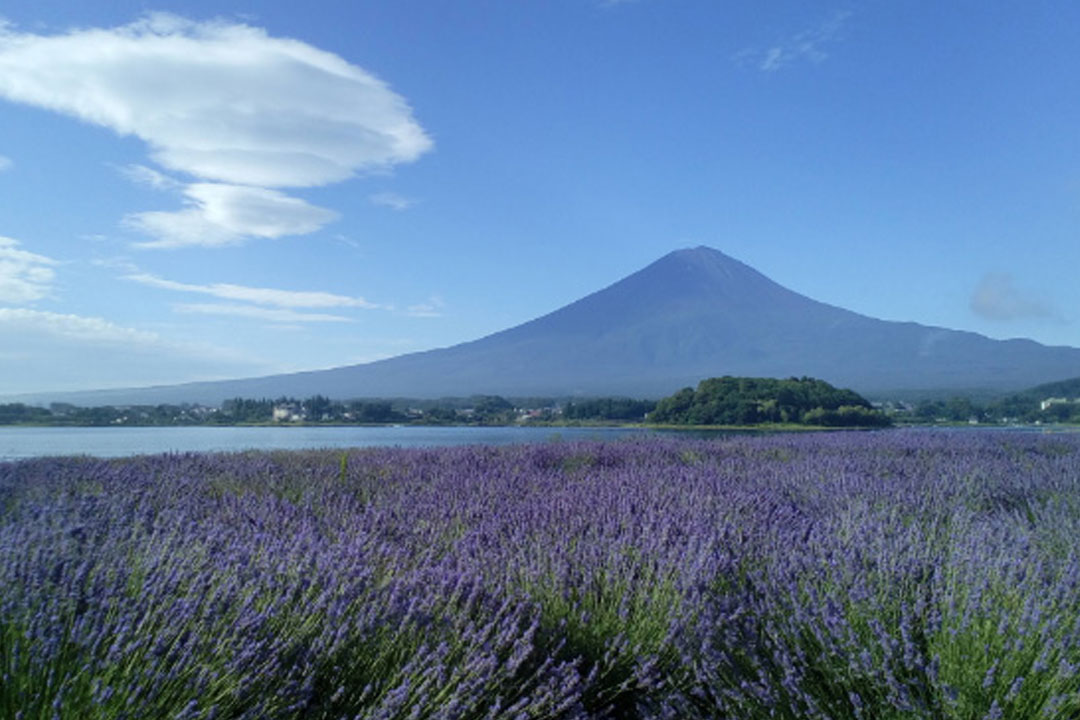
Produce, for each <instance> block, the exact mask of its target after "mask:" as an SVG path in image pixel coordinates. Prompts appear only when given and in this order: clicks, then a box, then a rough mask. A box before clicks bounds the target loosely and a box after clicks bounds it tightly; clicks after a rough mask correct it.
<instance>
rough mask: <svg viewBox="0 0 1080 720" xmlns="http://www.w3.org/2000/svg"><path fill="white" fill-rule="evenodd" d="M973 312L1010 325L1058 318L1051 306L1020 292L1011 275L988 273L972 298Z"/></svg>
mask: <svg viewBox="0 0 1080 720" xmlns="http://www.w3.org/2000/svg"><path fill="white" fill-rule="evenodd" d="M971 310H972V311H973V312H974V313H975V314H976V315H978V316H980V317H983V318H986V319H987V320H995V321H1001V322H1008V321H1012V320H1025V319H1032V318H1058V317H1059V315H1058V313H1056V312H1055V311H1054V310H1053V309H1052V308H1051V307H1050V306H1049V305H1048V304H1047V303H1045V302H1043V301H1042V300H1039V299H1038V298H1036V297H1033V296H1031V295H1029V294H1028V293H1026V292H1024V291H1022V290H1020V289H1018V288H1017V287H1016V285H1015V283H1014V281H1013V278H1012V276H1011V275H1009V274H1008V273H986V274H985V275H983V277H982V279H980V280H979V284H978V285H977V286H976V287H975V291H974V292H973V293H972V295H971Z"/></svg>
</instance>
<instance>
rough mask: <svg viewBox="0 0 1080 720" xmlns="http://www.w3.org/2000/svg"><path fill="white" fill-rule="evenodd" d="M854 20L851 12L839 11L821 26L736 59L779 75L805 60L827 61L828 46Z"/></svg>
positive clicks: (743, 52)
mask: <svg viewBox="0 0 1080 720" xmlns="http://www.w3.org/2000/svg"><path fill="white" fill-rule="evenodd" d="M850 17H851V11H849V10H842V11H839V12H837V13H835V14H834V15H833V16H832V17H830V18H829V19H828V20H826V21H825V22H823V23H821V24H820V25H817V26H815V27H812V28H810V29H808V30H804V31H803V32H800V33H797V34H795V35H793V36H791V37H790V38H787V39H785V40H783V41H781V42H779V43H777V44H776V45H773V46H772V47H769V48H768V49H766V50H756V49H747V50H743V51H742V52H740V53H738V54H737V55H736V56H735V59H736V61H737V62H738V63H739V64H745V63H747V62H750V63H752V64H753V65H755V66H756V67H757V68H758V69H759V70H762V71H764V72H775V71H776V70H780V69H781V68H784V67H787V66H788V65H791V64H793V63H795V62H798V61H802V60H805V61H809V62H813V63H820V62H823V61H824V60H825V59H827V58H828V57H829V55H828V53H827V52H826V51H825V47H826V46H828V45H829V44H830V43H832V42H833V41H835V40H836V38H837V36H838V35H839V34H840V31H841V29H842V28H843V26H844V23H845V22H847V20H848V18H850Z"/></svg>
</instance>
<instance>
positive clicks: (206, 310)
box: [173, 303, 352, 324]
mask: <svg viewBox="0 0 1080 720" xmlns="http://www.w3.org/2000/svg"><path fill="white" fill-rule="evenodd" d="M173 309H174V310H175V311H176V312H179V313H187V314H198V315H224V316H229V317H242V318H250V319H253V320H266V321H269V322H273V323H285V324H296V323H313V322H314V323H327V322H332V323H337V322H352V319H351V318H347V317H344V316H342V315H329V314H326V313H305V312H296V311H295V310H283V309H278V308H264V307H256V306H254V305H236V304H229V303H178V304H176V305H173Z"/></svg>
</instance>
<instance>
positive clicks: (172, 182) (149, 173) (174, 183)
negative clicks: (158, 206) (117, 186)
mask: <svg viewBox="0 0 1080 720" xmlns="http://www.w3.org/2000/svg"><path fill="white" fill-rule="evenodd" d="M119 170H120V173H121V174H122V175H123V176H124V177H126V178H127V179H128V180H130V181H132V182H133V183H136V184H138V185H146V186H148V187H152V188H154V189H155V190H176V189H179V188H181V187H183V186H184V184H183V183H181V182H180V181H179V180H176V179H174V178H171V177H169V176H168V175H166V174H165V173H162V172H158V171H157V170H154V169H153V168H149V167H146V166H145V165H125V166H124V167H121V168H119Z"/></svg>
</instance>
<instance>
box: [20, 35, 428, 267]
mask: <svg viewBox="0 0 1080 720" xmlns="http://www.w3.org/2000/svg"><path fill="white" fill-rule="evenodd" d="M0 98H3V99H7V100H10V101H13V102H18V103H24V104H27V105H32V106H36V107H41V108H46V109H49V110H52V111H55V112H59V113H63V114H66V115H70V116H73V117H76V118H78V119H80V120H83V121H85V122H88V123H92V124H95V125H99V126H102V127H106V128H109V129H111V130H113V131H115V132H116V133H118V134H120V135H122V136H135V137H138V138H140V139H142V140H143V141H144V142H145V143H146V144H147V145H148V147H149V151H150V156H151V158H152V159H153V160H154V161H155V162H156V163H158V164H159V165H161V166H162V167H164V168H166V169H168V170H170V171H172V172H176V173H181V174H186V175H188V176H190V177H191V178H194V179H195V181H196V182H194V184H191V185H189V186H187V187H186V188H184V190H183V194H184V196H185V207H184V208H183V209H180V210H177V211H173V212H164V211H154V212H140V213H133V214H131V215H128V216H127V217H126V218H125V222H126V224H127V225H128V226H129V227H132V228H134V229H136V230H139V231H140V232H144V233H146V234H148V235H150V236H151V237H152V238H154V240H152V241H151V242H147V243H143V244H142V246H143V247H153V248H166V247H181V246H191V245H194V246H204V247H214V246H221V245H231V244H236V243H239V242H242V241H244V240H246V239H248V238H252V237H258V238H276V237H282V236H286V235H303V234H306V233H310V232H314V231H315V230H317V229H319V228H320V227H322V226H323V225H325V224H326V223H328V222H330V221H332V220H334V219H336V218H337V213H335V212H333V211H332V210H328V209H326V208H320V207H316V206H314V205H310V204H309V203H307V202H305V201H304V200H301V199H298V198H295V197H290V196H288V195H285V194H283V193H281V192H278V191H275V190H270V189H268V188H285V187H312V186H320V185H326V184H328V183H333V182H338V181H341V180H346V179H348V178H350V177H353V176H355V175H356V174H358V173H362V172H373V171H381V170H385V169H387V168H390V167H392V166H394V165H397V164H399V163H404V162H411V161H413V160H416V159H417V158H418V157H420V156H421V155H422V154H424V153H425V152H427V151H429V150H430V149H431V148H432V146H433V143H432V141H431V139H430V138H429V137H428V136H427V134H426V133H425V132H424V130H423V128H422V127H421V126H420V125H419V123H417V122H416V120H415V119H414V118H413V115H412V110H411V108H410V107H409V105H408V103H407V102H406V101H405V99H404V98H402V97H401V96H400V95H398V94H397V93H395V92H394V91H393V90H391V89H390V88H389V87H388V86H387V85H386V84H385V83H383V82H382V81H381V80H379V79H378V78H377V77H375V76H374V75H372V74H370V73H368V72H367V71H365V70H363V69H361V68H359V67H357V66H355V65H352V64H350V63H349V62H347V61H345V60H344V59H342V58H341V57H339V56H337V55H334V54H332V53H329V52H325V51H323V50H319V49H318V48H315V47H312V46H311V45H308V44H306V43H304V42H300V41H298V40H292V39H288V38H275V37H270V36H269V35H267V33H266V32H265V31H264V30H262V29H260V28H256V27H251V26H249V25H244V24H241V23H237V22H227V21H223V20H219V21H211V22H193V21H189V20H186V19H183V18H180V17H177V16H175V15H169V14H152V15H148V16H146V17H144V18H143V19H141V20H138V21H137V22H134V23H131V24H129V25H123V26H120V27H115V28H104V29H102V28H89V29H76V30H72V31H69V32H67V33H64V34H58V35H37V34H33V33H23V32H18V31H16V30H15V29H14V28H13V27H12V26H11V25H0ZM0 169H2V167H0ZM124 172H125V174H126V175H127V176H128V177H129V178H131V179H133V180H135V181H136V182H141V183H144V184H148V185H150V186H151V187H156V188H159V189H172V188H175V187H177V186H178V183H179V181H177V180H175V179H173V178H171V177H169V176H167V175H165V174H163V173H161V172H159V171H157V170H153V169H151V168H147V167H145V166H141V165H134V166H130V167H128V168H127V169H125V171H124Z"/></svg>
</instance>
